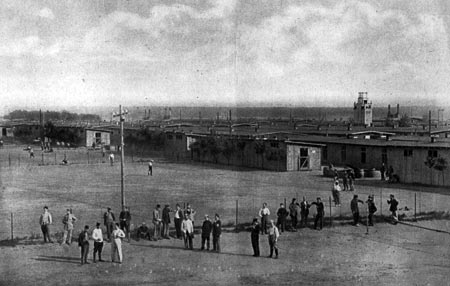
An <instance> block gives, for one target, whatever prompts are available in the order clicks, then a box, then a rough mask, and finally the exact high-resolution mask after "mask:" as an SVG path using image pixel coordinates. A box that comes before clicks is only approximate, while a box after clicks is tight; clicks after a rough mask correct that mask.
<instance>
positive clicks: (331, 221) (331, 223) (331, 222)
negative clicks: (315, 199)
mask: <svg viewBox="0 0 450 286" xmlns="http://www.w3.org/2000/svg"><path fill="white" fill-rule="evenodd" d="M328 199H329V202H330V226H332V225H333V220H332V218H331V197H328Z"/></svg>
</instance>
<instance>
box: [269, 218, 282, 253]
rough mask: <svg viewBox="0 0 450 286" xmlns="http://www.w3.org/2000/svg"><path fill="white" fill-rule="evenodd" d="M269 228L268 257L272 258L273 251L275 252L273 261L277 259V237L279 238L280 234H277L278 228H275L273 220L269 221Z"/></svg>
mask: <svg viewBox="0 0 450 286" xmlns="http://www.w3.org/2000/svg"><path fill="white" fill-rule="evenodd" d="M269 225H270V228H269V246H270V255H269V257H270V258H272V255H273V251H274V250H275V259H277V258H278V246H277V241H278V237H280V233H279V232H278V228H277V227H276V225H275V223H274V222H273V220H270V224H269Z"/></svg>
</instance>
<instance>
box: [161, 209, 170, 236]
mask: <svg viewBox="0 0 450 286" xmlns="http://www.w3.org/2000/svg"><path fill="white" fill-rule="evenodd" d="M171 211H172V210H171V209H170V205H165V206H164V209H163V210H162V227H163V231H162V232H163V234H162V237H163V238H165V239H170V237H169V226H170V212H171Z"/></svg>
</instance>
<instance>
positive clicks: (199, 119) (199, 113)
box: [198, 111, 202, 125]
mask: <svg viewBox="0 0 450 286" xmlns="http://www.w3.org/2000/svg"><path fill="white" fill-rule="evenodd" d="M198 122H199V123H200V125H202V112H201V111H199V112H198Z"/></svg>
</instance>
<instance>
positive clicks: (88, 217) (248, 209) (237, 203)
mask: <svg viewBox="0 0 450 286" xmlns="http://www.w3.org/2000/svg"><path fill="white" fill-rule="evenodd" d="M45 195H47V194H46V193H42V194H41V197H42V196H45ZM299 195H300V196H301V197H303V195H306V194H301V193H299ZM358 195H359V198H360V199H363V200H365V199H366V198H367V197H365V195H366V194H365V193H364V192H359V193H358ZM367 195H369V194H367ZM371 195H374V197H375V199H374V201H375V204H376V206H377V208H378V211H377V213H376V214H375V217H376V218H377V217H378V218H380V217H388V216H389V215H390V212H389V205H388V204H387V199H388V198H389V195H390V192H386V191H384V190H380V192H379V193H378V194H371ZM424 195H426V196H423V195H422V193H417V192H414V193H413V192H412V193H403V194H402V195H401V196H400V198H398V197H397V196H396V197H397V198H398V199H399V201H400V205H399V209H400V211H399V212H400V215H401V216H402V215H403V216H407V217H408V218H409V219H414V218H419V217H420V216H421V215H423V214H424V213H423V212H422V210H421V209H420V207H421V204H423V201H422V200H423V199H424V197H425V198H426V199H431V200H432V201H433V199H432V197H433V196H429V195H432V194H424ZM352 196H353V193H350V192H349V193H348V194H347V193H344V194H343V195H342V196H341V200H342V203H341V205H339V206H338V205H335V204H334V202H333V201H332V198H331V196H330V197H322V199H323V203H324V207H325V216H324V218H323V221H324V227H330V226H339V225H340V224H341V223H350V222H351V216H352V213H351V210H350V200H349V199H350V198H351V197H352ZM301 197H298V198H297V201H299V200H301ZM51 199H53V200H54V201H55V205H57V203H56V202H58V201H59V202H61V201H65V203H64V205H70V208H71V209H72V210H73V214H74V215H75V217H76V218H77V222H76V223H75V229H74V233H78V232H81V230H82V229H83V227H84V226H85V225H89V226H90V227H91V229H92V228H93V227H94V225H95V223H96V222H100V223H101V224H102V226H103V215H104V213H105V212H106V211H107V207H111V208H112V210H113V213H114V214H115V218H116V221H117V222H118V221H119V213H120V206H119V205H114V204H112V205H103V203H102V202H101V200H99V202H96V201H85V200H83V199H79V200H74V199H70V198H64V197H60V198H55V197H52V198H51ZM291 199H292V198H288V197H283V196H272V197H266V198H256V197H255V198H248V197H239V196H228V197H224V198H217V199H212V198H196V199H195V200H190V201H189V200H187V199H186V198H183V199H180V200H179V201H168V199H167V197H161V198H158V197H155V198H152V200H151V202H146V203H141V202H139V200H135V201H130V203H129V204H128V207H129V208H130V212H131V215H132V221H131V229H136V228H137V227H138V226H139V225H140V224H141V223H142V222H145V223H146V224H147V225H148V226H150V227H152V226H153V224H152V212H153V210H154V209H155V206H156V204H160V205H161V210H162V208H163V207H164V206H165V205H166V204H169V205H170V207H171V208H172V210H173V209H175V205H176V204H179V205H180V207H181V208H182V209H184V208H185V207H186V205H187V204H188V203H190V205H191V206H192V208H193V209H194V211H195V215H194V217H193V221H194V225H195V227H196V228H197V229H198V228H200V227H201V224H202V221H203V220H204V215H206V214H208V215H209V216H210V217H211V218H212V217H214V215H215V214H216V213H217V214H219V215H220V218H221V221H222V225H223V226H224V227H226V228H229V229H233V230H234V229H239V230H242V229H243V227H244V226H246V225H249V224H250V223H251V221H252V219H253V218H254V217H257V218H258V219H259V215H258V214H259V210H260V208H261V206H262V204H263V203H266V204H267V206H268V208H269V210H270V216H269V219H273V220H274V221H275V222H276V221H277V215H276V213H277V210H278V208H279V207H280V203H283V204H284V205H285V206H286V208H287V210H289V204H290V202H291ZM308 199H311V200H314V199H315V198H313V197H311V195H310V194H309V198H308ZM437 200H438V199H437ZM436 202H437V201H436V200H435V201H434V203H436ZM432 203H433V202H427V203H426V204H430V205H431V204H432ZM366 206H367V205H362V204H360V216H361V218H362V222H363V223H364V224H365V223H366V216H367V207H366ZM49 211H50V213H51V214H52V218H53V224H52V225H51V226H50V231H51V235H52V236H53V237H55V238H56V239H60V238H61V237H62V232H63V223H62V219H63V217H64V215H65V213H66V209H65V208H56V209H55V208H54V207H53V209H52V208H51V207H50V210H49ZM41 213H42V209H40V210H39V208H38V209H36V208H33V209H21V210H16V211H13V212H8V211H6V210H4V209H3V210H0V217H1V220H0V225H1V228H0V240H9V239H17V238H19V239H23V238H28V239H35V238H40V237H42V233H41V229H40V225H39V217H40V214H41ZM315 215H316V208H315V207H314V206H313V207H311V208H310V212H309V220H308V224H309V226H312V224H313V221H314V216H315ZM170 216H171V231H172V232H173V231H174V230H175V228H174V213H173V212H172V213H171V214H170ZM298 218H299V221H300V215H299V216H298ZM287 224H288V225H290V218H289V216H288V219H287ZM103 227H104V226H103Z"/></svg>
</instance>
